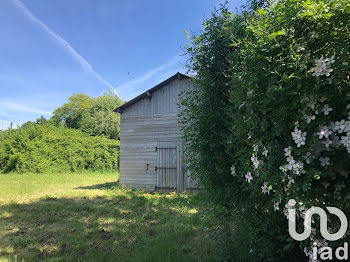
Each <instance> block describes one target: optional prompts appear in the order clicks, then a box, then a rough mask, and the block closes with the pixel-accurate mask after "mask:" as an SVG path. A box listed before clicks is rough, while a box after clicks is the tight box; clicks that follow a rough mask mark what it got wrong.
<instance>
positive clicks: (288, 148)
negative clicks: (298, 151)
mask: <svg viewBox="0 0 350 262" xmlns="http://www.w3.org/2000/svg"><path fill="white" fill-rule="evenodd" d="M284 152H285V153H284V155H285V156H290V155H291V154H292V150H291V149H290V147H286V148H285V149H284Z"/></svg>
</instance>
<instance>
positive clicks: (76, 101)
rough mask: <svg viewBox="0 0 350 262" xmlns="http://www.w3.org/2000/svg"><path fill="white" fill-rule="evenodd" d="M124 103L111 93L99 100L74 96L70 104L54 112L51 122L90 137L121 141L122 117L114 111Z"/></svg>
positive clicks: (84, 96)
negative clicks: (103, 137)
mask: <svg viewBox="0 0 350 262" xmlns="http://www.w3.org/2000/svg"><path fill="white" fill-rule="evenodd" d="M123 103H124V102H123V100H121V99H120V98H119V97H118V96H117V95H115V94H113V93H112V92H111V91H109V92H107V93H105V94H103V95H102V96H99V97H97V98H92V97H89V96H87V95H84V94H74V95H73V96H71V97H70V98H69V102H68V103H65V104H63V106H61V107H59V108H57V109H56V110H55V111H54V115H53V117H52V120H51V121H52V122H54V123H55V124H56V125H58V124H60V123H63V124H64V126H66V127H69V128H74V129H80V130H82V131H83V132H85V133H87V134H89V135H93V136H105V137H107V138H111V139H119V130H120V115H119V114H118V113H115V112H114V111H113V110H114V109H115V108H117V107H118V106H120V105H122V104H123Z"/></svg>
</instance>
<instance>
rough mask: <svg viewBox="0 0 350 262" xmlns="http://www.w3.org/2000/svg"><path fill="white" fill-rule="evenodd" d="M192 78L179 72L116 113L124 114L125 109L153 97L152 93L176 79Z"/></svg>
mask: <svg viewBox="0 0 350 262" xmlns="http://www.w3.org/2000/svg"><path fill="white" fill-rule="evenodd" d="M190 78H191V77H190V76H188V75H184V74H181V73H180V72H177V73H176V74H175V75H173V76H171V77H169V78H168V79H167V80H165V81H163V82H161V83H160V84H158V85H156V86H154V87H152V88H151V89H149V90H147V91H146V92H144V93H142V94H141V95H139V96H137V97H135V98H133V99H131V100H130V101H128V102H126V103H125V104H123V105H121V106H120V107H118V108H116V109H114V112H117V113H122V112H123V109H125V108H127V107H129V106H131V105H133V104H135V103H136V102H137V101H139V100H141V99H143V98H145V97H150V96H152V93H153V92H155V91H157V90H158V89H160V88H162V87H163V86H165V85H167V84H168V83H170V82H171V81H174V80H176V79H190Z"/></svg>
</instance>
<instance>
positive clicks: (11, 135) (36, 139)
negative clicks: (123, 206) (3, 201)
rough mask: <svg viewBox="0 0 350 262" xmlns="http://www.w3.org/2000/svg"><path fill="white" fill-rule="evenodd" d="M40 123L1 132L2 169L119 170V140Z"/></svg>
mask: <svg viewBox="0 0 350 262" xmlns="http://www.w3.org/2000/svg"><path fill="white" fill-rule="evenodd" d="M39 122H40V123H38V124H35V123H32V122H27V123H26V124H24V125H23V127H21V128H19V129H12V130H11V129H10V130H7V131H3V132H1V133H0V171H1V172H3V173H8V172H19V173H22V172H37V173H41V172H57V173H61V172H67V171H68V172H74V171H83V170H91V171H115V172H116V170H117V168H118V158H119V141H117V140H112V139H107V138H103V137H91V136H89V135H87V134H85V133H83V132H82V131H80V130H74V129H69V128H65V127H56V126H54V125H52V124H49V123H47V122H46V121H39Z"/></svg>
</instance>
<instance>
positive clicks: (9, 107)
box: [0, 102, 52, 115]
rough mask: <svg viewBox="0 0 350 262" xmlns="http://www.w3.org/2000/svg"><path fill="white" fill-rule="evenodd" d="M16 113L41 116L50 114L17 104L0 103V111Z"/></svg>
mask: <svg viewBox="0 0 350 262" xmlns="http://www.w3.org/2000/svg"><path fill="white" fill-rule="evenodd" d="M6 110H7V111H17V112H26V113H34V114H41V115H51V114H52V112H49V111H45V110H42V109H39V108H35V107H31V106H27V105H23V104H18V103H14V102H0V111H6Z"/></svg>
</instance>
